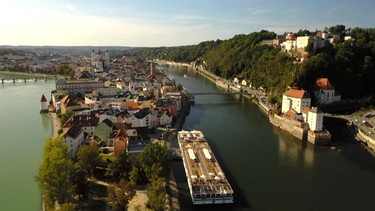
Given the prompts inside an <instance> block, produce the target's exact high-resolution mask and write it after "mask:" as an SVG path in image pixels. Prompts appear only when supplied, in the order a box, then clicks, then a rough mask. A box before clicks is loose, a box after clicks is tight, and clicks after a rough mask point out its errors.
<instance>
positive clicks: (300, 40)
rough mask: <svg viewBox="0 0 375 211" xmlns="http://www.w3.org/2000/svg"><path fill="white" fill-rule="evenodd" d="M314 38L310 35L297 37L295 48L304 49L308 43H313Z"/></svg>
mask: <svg viewBox="0 0 375 211" xmlns="http://www.w3.org/2000/svg"><path fill="white" fill-rule="evenodd" d="M313 41H314V39H313V38H312V37H311V36H300V37H297V48H298V49H304V48H305V47H306V46H307V45H308V44H309V43H313Z"/></svg>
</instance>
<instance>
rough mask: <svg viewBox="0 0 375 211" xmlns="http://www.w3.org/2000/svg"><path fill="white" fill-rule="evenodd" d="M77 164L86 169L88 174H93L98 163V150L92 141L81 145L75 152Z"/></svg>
mask: <svg viewBox="0 0 375 211" xmlns="http://www.w3.org/2000/svg"><path fill="white" fill-rule="evenodd" d="M77 159H78V162H77V165H78V166H79V167H81V168H82V169H84V170H86V171H87V173H88V175H89V176H91V175H93V174H94V170H95V168H96V167H97V166H98V165H99V164H100V151H99V149H98V145H97V144H96V143H94V142H92V143H90V144H85V145H83V146H81V147H80V148H79V150H78V152H77Z"/></svg>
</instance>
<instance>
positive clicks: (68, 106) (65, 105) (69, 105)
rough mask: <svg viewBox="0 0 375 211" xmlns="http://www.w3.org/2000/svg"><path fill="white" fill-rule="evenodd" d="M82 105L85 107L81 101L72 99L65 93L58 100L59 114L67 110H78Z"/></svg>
mask: <svg viewBox="0 0 375 211" xmlns="http://www.w3.org/2000/svg"><path fill="white" fill-rule="evenodd" d="M83 107H86V106H85V105H84V103H81V102H80V101H78V100H77V99H76V100H72V99H71V98H70V97H69V95H65V96H64V97H63V98H62V99H61V101H60V109H61V114H65V113H66V112H68V111H75V110H79V109H81V108H83Z"/></svg>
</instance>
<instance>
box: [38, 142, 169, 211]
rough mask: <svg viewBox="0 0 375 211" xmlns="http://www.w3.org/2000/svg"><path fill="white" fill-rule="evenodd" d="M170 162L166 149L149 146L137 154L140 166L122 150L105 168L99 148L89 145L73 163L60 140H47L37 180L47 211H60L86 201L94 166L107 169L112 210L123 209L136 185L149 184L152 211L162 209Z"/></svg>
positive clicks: (160, 146)
mask: <svg viewBox="0 0 375 211" xmlns="http://www.w3.org/2000/svg"><path fill="white" fill-rule="evenodd" d="M170 159H171V154H170V152H169V150H168V149H167V147H166V146H164V145H161V144H159V143H151V144H149V145H148V146H147V147H146V148H145V149H144V151H143V152H142V153H141V154H140V156H139V162H140V164H141V165H140V166H139V167H137V166H133V165H131V164H130V163H129V161H128V156H127V154H126V152H125V151H121V152H120V153H119V154H117V155H116V156H115V157H114V158H113V160H112V161H110V162H109V164H108V163H107V164H108V165H107V164H106V163H105V162H103V160H102V159H101V158H100V151H99V149H98V145H97V144H95V143H91V144H85V145H83V146H82V147H81V148H80V149H79V151H78V152H77V159H76V161H75V162H73V160H72V159H71V157H70V154H69V152H68V148H67V146H66V144H64V143H63V141H62V139H61V137H60V138H56V139H49V140H47V142H46V144H45V147H44V155H43V162H42V164H41V165H40V167H39V173H38V175H37V176H36V181H38V183H39V186H40V189H41V193H42V199H43V207H44V208H45V209H46V210H53V209H55V208H56V204H58V206H59V207H60V208H61V209H62V210H74V209H75V207H76V206H75V202H76V201H77V200H86V199H87V197H88V195H89V193H90V187H91V185H90V182H89V181H93V180H95V176H96V169H97V167H98V166H104V167H105V166H107V167H108V168H107V170H106V174H105V176H106V179H107V180H109V181H112V184H111V185H109V187H108V189H107V198H108V202H109V203H110V206H111V207H112V209H114V210H126V207H127V205H128V202H129V201H130V200H131V199H132V198H133V196H134V195H135V187H136V185H137V184H138V183H145V182H148V183H149V184H148V196H149V201H148V206H149V207H150V208H151V209H153V210H163V209H164V205H165V195H166V188H165V184H166V182H165V181H166V177H167V174H168V172H169V167H168V162H169V161H170ZM90 178H92V179H90Z"/></svg>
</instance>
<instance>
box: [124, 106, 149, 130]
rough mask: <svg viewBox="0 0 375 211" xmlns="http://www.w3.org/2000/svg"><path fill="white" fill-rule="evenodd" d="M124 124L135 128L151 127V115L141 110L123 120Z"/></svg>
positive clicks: (147, 111) (146, 110)
mask: <svg viewBox="0 0 375 211" xmlns="http://www.w3.org/2000/svg"><path fill="white" fill-rule="evenodd" d="M125 122H126V123H128V124H131V125H132V127H133V128H135V127H151V115H150V112H149V109H141V110H138V112H136V113H134V114H133V115H131V116H129V117H128V118H126V119H125Z"/></svg>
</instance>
